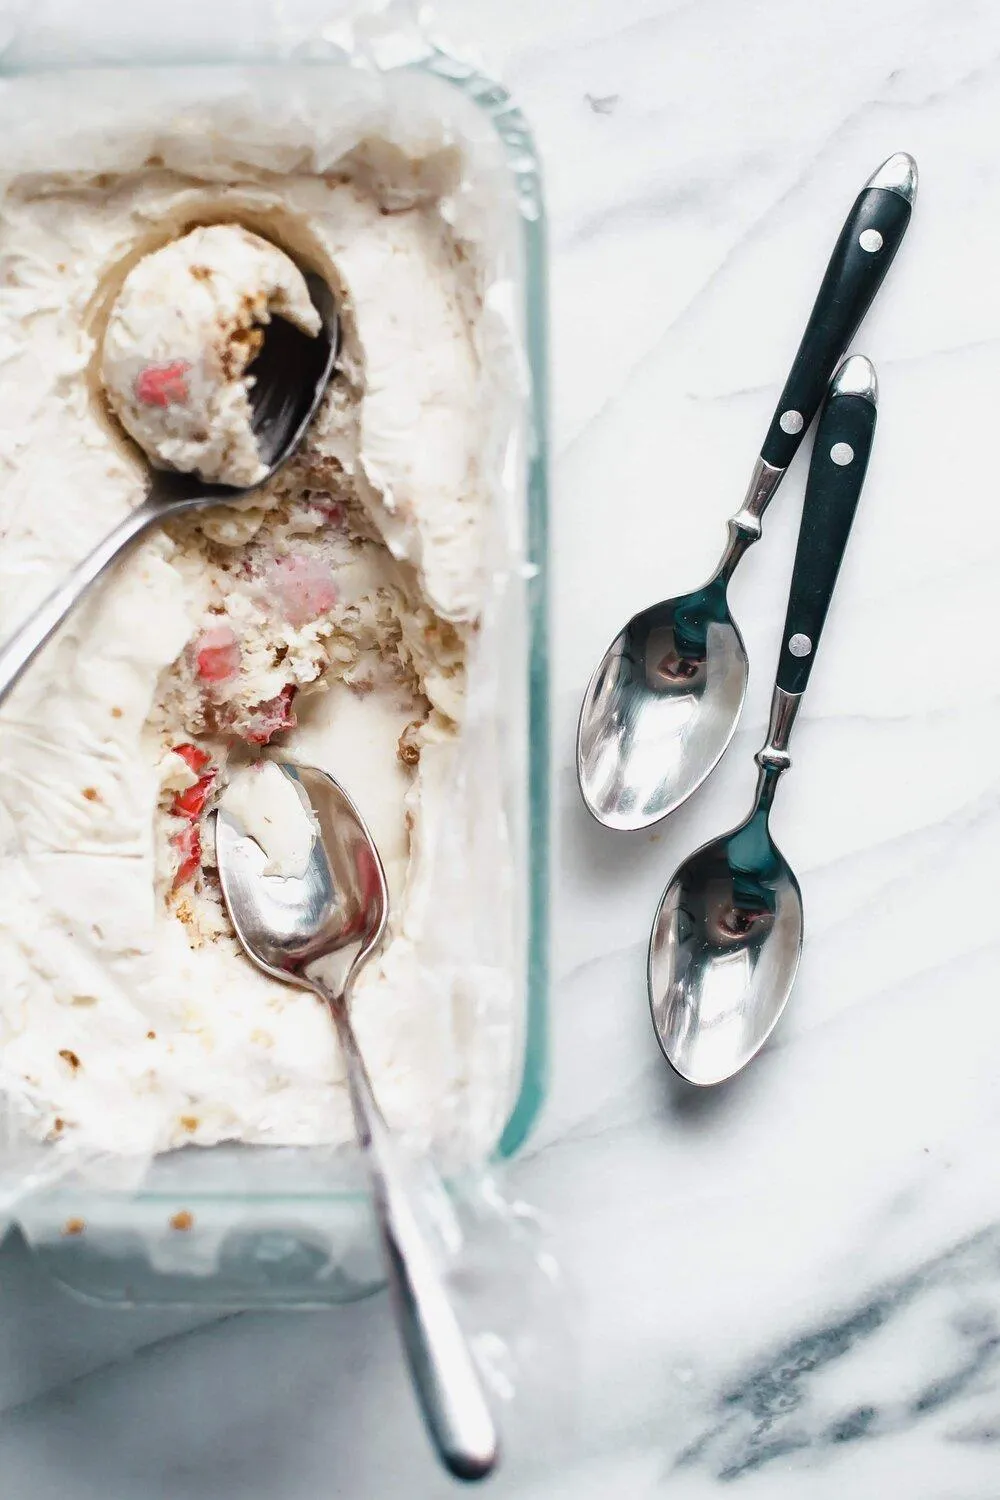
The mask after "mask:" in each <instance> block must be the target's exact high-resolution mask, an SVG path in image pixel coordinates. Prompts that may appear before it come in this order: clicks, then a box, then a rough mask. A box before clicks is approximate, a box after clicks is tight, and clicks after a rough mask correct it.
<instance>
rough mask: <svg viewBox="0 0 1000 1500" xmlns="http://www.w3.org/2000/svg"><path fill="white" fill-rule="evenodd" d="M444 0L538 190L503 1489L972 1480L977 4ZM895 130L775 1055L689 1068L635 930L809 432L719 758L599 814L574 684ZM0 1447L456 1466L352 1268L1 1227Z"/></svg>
mask: <svg viewBox="0 0 1000 1500" xmlns="http://www.w3.org/2000/svg"><path fill="white" fill-rule="evenodd" d="M104 8H105V7H104V6H103V5H99V6H98V7H97V9H98V10H99V11H100V10H103V9H104ZM42 9H43V11H45V12H46V14H47V13H48V11H49V10H51V11H52V12H53V14H55V12H56V7H52V6H45V5H43V7H42ZM452 9H453V10H454V11H455V12H456V13H457V14H458V19H459V21H460V24H461V27H462V30H463V32H464V33H465V34H468V32H469V30H470V28H471V27H472V26H473V18H474V29H476V30H477V31H478V32H479V33H480V35H481V38H482V42H483V47H484V51H485V52H486V54H487V56H488V57H489V58H490V59H491V60H497V59H499V61H500V62H501V64H502V66H503V69H504V72H505V75H506V77H507V79H508V80H509V82H510V83H511V85H512V86H513V88H514V90H515V92H516V94H517V95H518V97H519V99H520V101H521V102H522V104H523V105H524V108H525V110H526V111H527V113H528V115H529V117H530V119H531V121H532V123H533V125H534V127H535V130H536V132H537V135H538V139H539V142H540V145H541V148H542V151H543V153H544V157H545V161H546V164H547V175H548V194H549V205H550V212H551V250H552V320H553V323H552V326H553V366H554V370H553V392H554V397H553V440H554V452H555V470H554V495H553V533H554V561H555V589H554V627H555V634H554V673H555V687H556V692H555V698H554V731H555V733H554V741H555V744H554V749H555V759H556V769H555V782H554V787H555V825H556V836H557V862H556V869H555V898H554V928H553V938H554V992H553V1015H554V1077H553V1082H552V1091H551V1098H550V1103H549V1106H548V1109H547V1111H546V1114H545V1117H544V1119H543V1122H542V1125H541V1127H540V1129H539V1131H538V1133H537V1135H536V1136H535V1137H534V1139H533V1141H532V1143H531V1144H530V1146H529V1148H528V1149H527V1151H526V1152H525V1154H524V1155H523V1157H522V1158H521V1159H520V1161H519V1162H518V1164H517V1166H516V1168H515V1169H514V1170H513V1171H512V1172H511V1174H510V1177H509V1180H508V1185H509V1189H510V1191H511V1192H513V1193H515V1194H518V1195H520V1196H522V1197H523V1198H524V1199H525V1200H526V1201H527V1202H528V1203H530V1204H533V1205H535V1206H536V1207H537V1208H538V1209H539V1210H540V1212H541V1213H542V1215H543V1216H544V1218H545V1220H546V1223H547V1225H548V1232H549V1234H550V1237H551V1243H552V1245H553V1247H554V1250H555V1253H556V1255H557V1257H558V1260H559V1263H560V1265H561V1267H562V1272H563V1276H564V1281H565V1293H564V1296H563V1300H562V1312H561V1314H560V1316H561V1317H562V1318H563V1324H564V1326H563V1328H562V1331H561V1335H560V1337H561V1338H562V1339H563V1340H564V1357H563V1358H562V1361H561V1363H558V1362H557V1363H558V1377H559V1378H558V1380H553V1379H551V1378H549V1379H544V1378H543V1374H544V1372H542V1371H534V1372H533V1378H532V1379H529V1381H528V1384H527V1393H522V1397H521V1399H520V1400H519V1401H517V1402H515V1405H514V1407H513V1408H512V1410H511V1412H510V1413H509V1416H508V1420H507V1449H508V1459H507V1464H506V1467H505V1470H504V1472H503V1473H502V1475H501V1476H499V1477H498V1478H497V1480H496V1481H494V1483H493V1485H492V1493H493V1494H494V1495H495V1496H496V1497H497V1500H536V1497H538V1500H540V1497H542V1496H544V1497H546V1500H560V1497H563V1496H565V1497H569V1496H573V1500H605V1497H611V1496H615V1497H617V1496H628V1497H629V1500H646V1497H652V1496H660V1495H661V1494H662V1495H663V1496H668V1495H669V1496H675V1497H678V1500H704V1497H709V1496H715V1495H717V1494H718V1495H721V1494H724V1493H728V1492H732V1493H735V1494H737V1495H739V1496H740V1497H741V1500H758V1497H762V1500H763V1497H766V1500H784V1497H788V1500H800V1497H802V1496H803V1495H808V1496H809V1497H810V1500H828V1497H829V1500H841V1497H842V1496H843V1495H844V1494H845V1493H852V1494H855V1495H858V1496H861V1497H864V1500H868V1497H872V1500H875V1497H878V1500H882V1497H883V1496H888V1495H905V1496H906V1500H995V1497H996V1496H997V1495H998V1494H1000V1214H998V1204H1000V1182H998V1179H1000V1170H998V1166H997V1162H998V1159H1000V1088H998V1086H997V1078H998V1075H1000V1003H998V985H997V979H996V965H997V961H998V958H1000V901H998V899H997V892H996V888H995V879H994V870H995V868H996V848H997V846H998V843H1000V782H998V779H997V778H998V772H997V765H998V758H997V744H998V741H1000V692H998V681H1000V678H998V668H997V656H996V648H995V646H994V644H993V642H992V639H991V636H990V630H991V624H992V621H993V604H994V601H995V598H996V595H997V592H998V590H1000V527H998V526H997V524H996V519H995V516H996V511H997V505H998V500H997V495H996V480H995V473H994V470H995V449H994V442H995V439H996V434H997V431H998V426H1000V422H998V415H997V393H998V390H1000V377H998V373H997V359H998V355H1000V276H998V274H997V246H998V239H997V225H998V223H1000V158H998V155H997V149H996V139H997V127H998V122H1000V12H998V10H997V8H996V6H995V4H994V3H993V0H920V3H919V4H916V3H914V0H880V3H879V4H877V5H873V4H872V3H871V0H838V3H837V4H832V3H829V0H814V3H813V4H808V5H803V4H801V3H800V0H759V3H757V4H753V5H748V4H741V3H739V0H697V3H692V0H561V3H560V4H559V5H554V4H553V5H548V6H546V5H539V4H537V3H536V0H476V4H475V6H473V5H472V4H470V3H466V4H465V5H464V6H460V5H458V4H457V0H456V3H455V4H454V5H453V6H452ZM0 10H6V11H8V12H9V10H10V7H9V6H6V7H0ZM180 10H181V12H182V13H183V15H187V13H188V11H189V10H192V7H191V6H189V5H186V4H185V5H182V6H181V7H180ZM192 14H193V10H192ZM901 149H902V150H907V151H910V152H912V153H913V154H914V155H915V156H916V158H917V160H918V162H919V165H920V171H921V186H920V194H919V197H918V201H917V205H916V209H915V214H914V219H913V223H912V226H911V228H910V232H909V234H908V237H907V240H906V242H905V244H904V246H903V248H902V250H901V252H900V254H899V257H898V259H897V261H896V263H895V266H894V267H893V270H892V272H891V274H890V276H889V278H888V280H887V282H886V285H885V287H884V289H883V292H882V294H881V296H880V298H879V301H878V304H877V306H876V308H875V309H874V310H873V312H872V313H871V315H870V316H869V318H868V319H867V321H866V322H865V324H864V326H863V328H862V330H861V332H860V334H859V336H858V338H857V340H856V341H855V345H854V347H855V348H856V349H857V350H860V351H863V352H865V353H867V354H869V355H870V356H871V357H872V359H873V360H874V361H875V362H876V364H877V366H878V369H879V374H880V378H881V408H880V420H879V430H878V434H877V438H876V446H875V452H874V457H873V459H872V463H871V468H870V471H869V478H868V483H867V487H866V491H865V495H864V497H863V499H862V503H861V508H860V511H859V515H858V519H857V522H856V526H855V532H854V536H853V538H852V542H851V546H850V548H849V552H848V556H847V559H846V562H845V564H844V569H843V572H842V575H841V582H840V585H839V591H838V594H837V597H836V599H835V601H834V604H833V607H832V610H831V614H830V618H829V621H828V625H827V630H826V634H825V637H824V642H823V648H822V652H821V654H820V657H819V659H818V661H817V666H816V670H815V672H814V674H813V678H812V683H811V686H810V690H809V694H808V697H807V699H806V702H805V705H804V708H803V713H802V717H801V720H800V723H799V725H798V727H797V732H796V736H795V741H794V745H793V751H794V760H795V764H794V767H793V770H792V772H791V774H790V775H789V776H788V777H787V778H786V780H785V782H784V783H783V785H782V788H781V792H780V797H779V801H778V803H777V805H776V810H775V818H774V824H775V831H776V834H777V837H778V839H779V840H780V842H781V845H782V847H783V849H784V851H785V853H786V854H787V856H788V858H789V860H790V862H791V863H792V865H793V866H794V868H795V870H796V871H797V872H798V874H799V877H800V880H801V883H802V887H803V896H804V902H805V907H806V926H807V936H806V948H805V954H804V959H803V964H802V969H801V972H800V976H799V980H798V983H797V986H796V990H795V994H794V996H793V999H792V1001H791V1003H790V1006H789V1009H788V1012H787V1014H786V1017H785V1018H784V1020H783V1021H782V1023H781V1025H780V1027H779V1030H778V1031H777V1033H776V1035H775V1037H774V1039H773V1042H772V1044H771V1045H770V1046H769V1047H768V1049H767V1052H766V1054H765V1055H764V1056H763V1057H762V1058H760V1059H759V1060H758V1062H757V1063H756V1064H755V1066H754V1067H753V1068H752V1069H750V1070H748V1072H747V1073H746V1074H745V1075H744V1076H742V1077H740V1078H739V1079H738V1080H737V1081H736V1082H735V1083H733V1084H732V1085H731V1086H729V1087H726V1088H724V1089H721V1090H718V1091H716V1092H710V1093H700V1092H695V1091H693V1090H691V1089H688V1088H686V1087H683V1086H681V1085H680V1084H678V1083H677V1082H675V1081H674V1080H673V1078H672V1077H671V1076H670V1075H669V1074H668V1072H667V1070H666V1069H665V1067H664V1065H663V1064H662V1062H661V1060H660V1058H659V1054H658V1052H657V1050H656V1048H655V1045H654V1043H653V1039H652V1035H651V1031H650V1026H649V1020H648V1014H647V1009H646V1000H645V988H644V964H645V948H646V941H647V936H648V930H649V924H650V920H651V917H652V913H653V910H654V907H655V903H656V901H657V899H658V896H659V893H660V891H661V889H662V886H663V885H664V883H665V881H666V878H667V877H668V875H669V874H670V872H671V871H672V869H673V867H674V865H675V864H676V863H677V861H678V860H679V859H680V858H681V857H682V856H683V855H685V854H686V853H687V852H689V851H690V850H691V849H692V848H693V847H694V846H695V845H696V844H697V843H700V842H701V841H702V840H703V838H705V837H708V836H710V835H712V834H714V833H716V832H718V831H721V830H722V829H724V828H725V827H727V826H729V825H730V824H731V823H733V822H735V821H737V820H738V819H739V818H740V817H741V816H742V814H743V812H744V811H745V809H746V807H747V805H748V801H749V798H750V795H751V791H752V787H753V782H754V768H753V764H752V759H751V757H752V754H753V751H754V750H755V749H756V748H757V746H758V745H759V743H761V741H762V736H763V731H764V725H765V719H766V712H767V704H768V700H769V696H770V686H771V680H772V676H773V670H774V665H775V663H776V659H777V648H778V641H779V633H780V630H781V625H782V621H783V617H784V606H785V593H786V589H787V581H788V576H789V570H790V566H791V559H792V553H793V550H794V544H795V536H796V530H797V525H798V512H799V507H800V504H801V495H802V489H803V485H804V480H805V469H806V463H805V459H804V456H803V455H800V457H799V459H798V461H797V463H796V465H795V469H794V472H793V473H792V475H790V477H789V479H788V481H787V482H786V485H785V486H784V488H783V490H782V492H781V495H780V497H779V498H778V499H777V500H776V501H775V504H774V507H773V508H772V510H771V511H769V513H768V516H767V518H766V522H765V538H764V542H763V545H762V546H760V547H758V548H755V549H754V551H753V552H752V553H751V555H750V556H749V557H748V558H747V560H746V562H745V563H744V564H743V566H742V567H741V568H740V570H739V572H738V574H737V578H736V582H735V585H734V588H733V604H734V611H735V612H736V614H737V616H738V619H739V620H740V623H741V626H742V629H743V633H744V636H745V638H746V641H747V645H748V648H749V653H750V659H751V677H750V692H749V698H748V702H747V706H746V710H745V713H744V717H743V720H742V724H741V728H740V730H739V733H738V736H737V739H736V742H735V744H734V747H733V749H732V750H731V752H730V754H729V755H728V756H727V758H726V761H725V762H724V764H723V766H722V767H721V769H720V770H719V772H718V773H717V774H716V775H715V777H714V778H713V780H712V782H711V783H710V785H709V787H708V788H707V789H705V790H704V791H703V792H702V794H701V795H700V796H699V797H698V798H697V799H695V800H694V801H693V802H692V803H690V804H689V805H688V806H687V807H686V808H685V809H684V810H683V811H682V812H681V813H679V814H678V815H677V816H676V817H675V818H673V819H672V820H671V821H670V823H669V825H668V826H667V827H665V828H663V829H662V830H661V831H657V832H655V833H652V834H646V835H641V836H635V837H629V836H612V835H610V834H606V833H604V832H602V831H601V830H599V829H598V828H597V827H596V826H595V825H593V824H592V823H591V822H590V821H589V819H588V817H587V815H586V814H585V813H584V811H583V809H582V806H581V804H580V801H579V797H578V794H577V790H576V784H575V777H574V773H573V769H572V754H573V738H574V729H575V719H576V713H577V709H578V705H579V700H580V695H581V691H582V688H583V685H584V683H585V681H586V678H587V676H588V674H589V672H590V670H591V668H592V666H593V665H594V663H595V661H596V659H597V657H598V655H599V653H600V652H601V651H602V650H603V648H604V646H605V645H606V643H607V640H608V639H609V638H610V636H611V635H612V634H613V632H614V631H615V630H616V629H617V627H618V626H619V624H620V623H621V622H622V621H624V619H625V618H626V617H627V616H628V615H629V614H630V613H631V612H632V611H633V610H634V609H635V608H637V607H639V606H640V605H642V604H643V603H645V602H648V601H651V600H653V599H655V598H658V597H660V596H662V595H665V594H669V593H672V592H674V591H675V590H676V589H678V588H686V587H690V586H691V585H693V584H694V583H696V582H697V581H698V580H699V578H700V577H701V576H702V575H704V574H707V572H708V571H709V569H710V567H711V566H712V564H713V563H714V561H715V559H716V556H717V554H718V551H719V549H720V544H721V539H722V526H723V522H724V520H725V518H726V517H727V516H728V515H729V514H730V513H731V512H732V511H733V510H734V509H736V508H737V506H738V504H739V501H740V499H741V497H742V492H743V487H744V484H745V481H746V478H747V475H748V472H749V468H750V466H751V464H752V461H753V457H754V455H755V454H756V453H757V451H758V447H759V445H760V442H761V440H762V438H763V434H764V431H765V429H766V426H767V423H768V420H769V418H770V414H771V410H772V408H773V404H774V401H775V399H776V396H777V393H778V391H779V389H780V386H781V383H782V381H783V379H784V375H785V372H786V369H787V366H788V364H789V362H790V359H791V356H792V353H793V351H794V349H795V347H796V344H797V342H798V337H799V334H800V331H801V328H802V325H803V323H804V320H805V317H806V315H807V313H808V310H809V308H810V306H811V303H812V298H813V295H814V292H815V289H816V285H817V283H818V279H819V276H820V274H821V272H822V269H823V267H824V266H825V264H826V259H827V256H828V254H829V250H830V248H831V246H832V243H833V240H834V238H835V235H836V233H837V230H838V229H839V226H840V223H841V222H842V219H843V217H844V214H845V213H846V211H847V208H848V207H849V205H850V203H851V201H852V199H853V197H854V195H855V194H856V192H857V191H858V189H859V188H860V186H861V184H862V183H863V182H864V180H865V178H866V177H867V176H868V175H869V173H870V172H871V171H872V170H873V169H874V168H875V167H876V166H877V165H878V163H879V162H880V161H881V160H882V159H883V158H884V157H886V156H887V155H889V154H890V153H891V152H893V151H896V150H901ZM935 631H938V632H939V634H935ZM566 1351H569V1353H568V1355H567V1354H566ZM0 1474H2V1475H3V1476H4V1477H3V1485H2V1488H3V1493H4V1494H5V1495H11V1496H14V1495H18V1496H21V1495H23V1496H25V1497H30V1500H160V1497H162V1500H209V1497H212V1500H230V1497H231V1500H274V1497H275V1496H278V1495H280V1496H282V1497H283V1500H316V1497H319V1496H327V1495H335V1496H344V1497H352V1500H354V1497H356V1500H382V1497H389V1496H397V1495H404V1494H405V1495H407V1496H410V1497H414V1500H435V1497H438V1496H445V1495H446V1494H448V1493H450V1492H451V1485H450V1483H449V1482H448V1481H446V1480H445V1479H444V1478H442V1477H441V1476H440V1475H438V1474H437V1473H436V1471H435V1469H434V1467H433V1465H432V1463H431V1461H430V1459H429V1456H428V1453H427V1450H426V1447H425V1444H424V1440H423V1436H422V1434H421V1432H420V1430H419V1427H418V1423H417V1418H416V1416H415V1413H414V1408H413V1405H412V1402H411V1400H410V1397H409V1393H408V1392H407V1390H406V1387H405V1383H404V1379H403V1376H402V1374H401V1372H400V1369H399V1365H398V1359H397V1353H396V1346H395V1343H394V1335H393V1333H392V1330H391V1327H390V1326H389V1322H388V1319H387V1318H386V1316H385V1309H384V1307H383V1306H382V1305H381V1304H380V1302H378V1301H376V1302H373V1303H369V1304H365V1305H360V1306H355V1307H353V1308H349V1309H347V1310H345V1311H342V1312H338V1313H335V1314H332V1315H331V1316H329V1317H327V1318H324V1317H321V1316H306V1315H275V1316H263V1315H250V1314H241V1315H234V1316H229V1317H222V1318H217V1319H210V1318H206V1317H203V1318H201V1319H198V1318H196V1317H195V1316H193V1315H186V1314H181V1313H128V1314H116V1313H108V1312H102V1311H99V1310H95V1309H92V1308H88V1307H85V1306H82V1305H78V1304H77V1303H75V1302H73V1301H72V1300H70V1299H69V1298H68V1297H67V1296H64V1295H62V1294H61V1293H59V1292H56V1291H54V1290H53V1289H52V1288H51V1287H49V1285H48V1284H47V1283H46V1281H45V1279H44V1277H43V1276H42V1275H41V1273H40V1272H39V1270H38V1269H37V1267H36V1266H35V1265H34V1264H33V1263H32V1261H31V1259H30V1257H29V1256H28V1254H27V1253H26V1251H25V1250H24V1248H23V1246H22V1245H20V1243H19V1242H18V1241H17V1240H16V1239H10V1240H8V1242H7V1243H6V1244H5V1246H4V1247H3V1249H2V1251H0ZM730 1487H731V1489H730Z"/></svg>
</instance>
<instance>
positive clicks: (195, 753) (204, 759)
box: [173, 742, 212, 776]
mask: <svg viewBox="0 0 1000 1500" xmlns="http://www.w3.org/2000/svg"><path fill="white" fill-rule="evenodd" d="M173 748H174V754H175V755H179V756H180V758H181V760H183V761H186V762H187V764H188V765H189V766H190V767H191V770H192V771H193V772H194V773H195V775H196V776H197V775H199V774H200V773H201V772H202V771H204V769H205V767H206V766H207V765H208V763H209V761H210V760H211V759H212V757H211V756H210V755H209V753H208V751H207V750H203V749H202V748H201V746H200V745H192V744H191V743H190V742H188V743H186V744H183V745H175V746H174V747H173Z"/></svg>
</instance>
